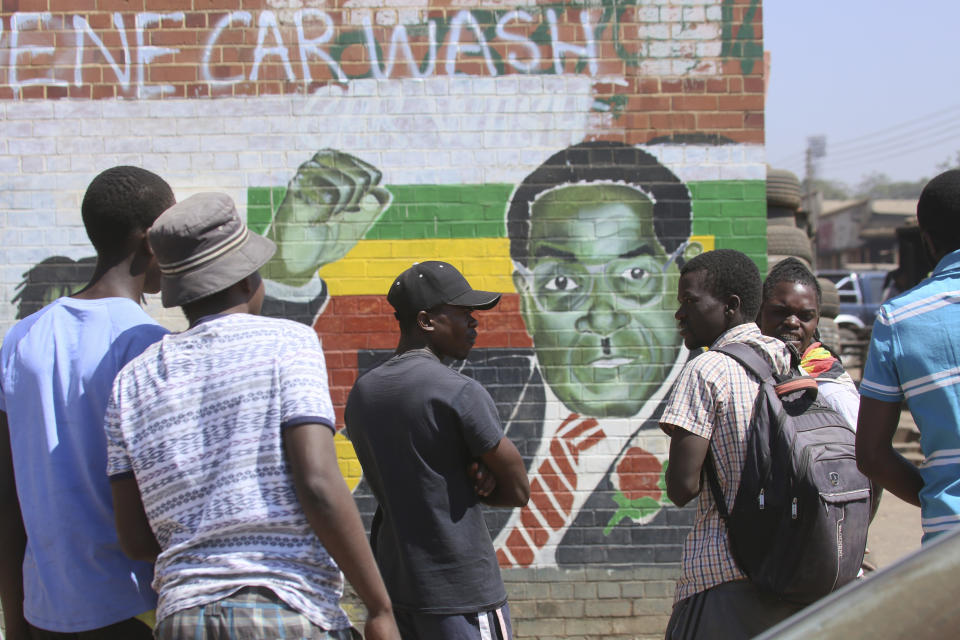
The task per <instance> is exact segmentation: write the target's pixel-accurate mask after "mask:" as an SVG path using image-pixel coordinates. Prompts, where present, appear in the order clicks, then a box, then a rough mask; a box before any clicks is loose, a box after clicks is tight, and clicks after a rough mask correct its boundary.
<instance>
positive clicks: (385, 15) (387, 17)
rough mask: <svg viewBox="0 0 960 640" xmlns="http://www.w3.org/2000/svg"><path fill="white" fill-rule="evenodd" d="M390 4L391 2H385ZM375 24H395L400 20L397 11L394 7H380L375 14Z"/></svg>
mask: <svg viewBox="0 0 960 640" xmlns="http://www.w3.org/2000/svg"><path fill="white" fill-rule="evenodd" d="M385 4H387V5H389V4H390V2H385ZM374 21H375V24H378V25H380V26H390V25H395V24H397V22H398V17H397V12H396V11H395V10H394V9H380V10H379V11H377V12H376V13H375V14H374Z"/></svg>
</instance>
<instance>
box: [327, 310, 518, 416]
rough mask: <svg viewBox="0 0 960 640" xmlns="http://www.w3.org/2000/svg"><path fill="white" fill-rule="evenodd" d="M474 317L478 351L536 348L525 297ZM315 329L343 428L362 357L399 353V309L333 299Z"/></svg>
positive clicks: (334, 402) (331, 392) (335, 406)
mask: <svg viewBox="0 0 960 640" xmlns="http://www.w3.org/2000/svg"><path fill="white" fill-rule="evenodd" d="M474 317H476V318H477V320H478V321H479V323H480V326H479V327H478V329H477V330H478V332H479V335H478V336H477V343H476V348H478V349H484V348H504V347H514V348H530V347H532V346H533V342H532V341H531V340H530V336H529V334H527V330H526V328H525V326H524V324H523V317H522V316H521V315H520V296H519V295H517V294H515V293H509V294H504V296H503V298H502V299H501V301H500V304H498V305H497V306H496V308H494V309H491V310H490V311H479V312H477V313H476V315H475V316H474ZM314 328H315V329H316V331H317V334H318V335H319V336H320V339H321V340H322V341H323V351H324V354H325V355H326V359H327V373H328V375H329V384H330V396H331V398H332V399H333V406H334V409H335V410H336V413H337V428H338V429H341V428H343V408H344V405H345V404H346V402H347V395H348V394H349V393H350V389H351V388H352V387H353V383H354V382H356V380H357V373H358V372H357V352H358V351H361V350H366V349H371V350H377V349H387V350H389V349H394V348H396V346H397V341H398V340H399V339H400V330H399V328H398V327H397V320H396V318H394V317H393V307H391V306H390V304H389V303H388V302H387V299H386V297H385V296H379V295H367V296H334V297H332V298H331V299H330V300H329V301H328V302H327V306H326V308H325V309H324V311H323V313H322V314H320V317H319V318H318V319H317V322H316V324H315V325H314Z"/></svg>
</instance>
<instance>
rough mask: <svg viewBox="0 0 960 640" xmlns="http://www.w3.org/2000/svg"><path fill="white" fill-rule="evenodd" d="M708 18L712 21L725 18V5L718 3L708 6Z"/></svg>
mask: <svg viewBox="0 0 960 640" xmlns="http://www.w3.org/2000/svg"><path fill="white" fill-rule="evenodd" d="M706 14H707V20H709V21H710V22H720V21H721V20H723V7H721V6H720V5H718V4H714V5H711V6H709V7H707V10H706Z"/></svg>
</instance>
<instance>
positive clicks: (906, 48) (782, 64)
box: [763, 0, 960, 186]
mask: <svg viewBox="0 0 960 640" xmlns="http://www.w3.org/2000/svg"><path fill="white" fill-rule="evenodd" d="M763 39H764V49H765V50H766V51H767V52H768V55H769V56H770V76H769V81H768V85H767V100H766V113H765V124H766V143H767V162H768V163H769V164H770V165H771V166H773V167H776V168H780V169H789V170H791V171H793V172H795V173H796V174H797V176H798V177H799V178H800V179H801V180H802V179H803V177H804V174H805V171H804V165H805V159H804V158H805V151H806V148H807V139H808V138H809V137H811V136H820V135H822V136H826V156H825V157H823V158H821V159H820V160H818V161H817V164H816V177H818V178H824V179H828V180H837V181H840V182H843V183H846V184H847V185H849V186H856V185H857V184H858V183H859V182H860V181H861V180H862V178H863V177H864V176H867V175H870V174H873V173H884V174H886V175H888V176H889V177H890V178H891V179H893V180H905V181H906V180H909V181H914V180H919V179H921V178H930V177H933V176H934V175H936V174H937V173H939V170H938V169H937V165H938V164H940V163H942V162H944V161H946V160H947V159H951V160H952V159H955V158H956V157H957V152H958V151H960V65H958V64H957V63H958V60H960V2H957V1H956V0H909V1H907V0H764V1H763Z"/></svg>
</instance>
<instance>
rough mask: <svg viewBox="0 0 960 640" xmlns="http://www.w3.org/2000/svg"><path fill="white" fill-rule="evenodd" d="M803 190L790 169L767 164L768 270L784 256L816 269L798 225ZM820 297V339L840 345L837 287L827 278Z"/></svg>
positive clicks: (820, 281) (811, 248) (804, 233)
mask: <svg viewBox="0 0 960 640" xmlns="http://www.w3.org/2000/svg"><path fill="white" fill-rule="evenodd" d="M802 201H803V191H802V189H801V188H800V180H798V179H797V176H796V175H795V174H793V173H792V172H790V171H786V170H784V169H774V168H773V167H767V271H768V272H769V270H770V269H771V268H773V266H774V265H775V264H777V263H778V262H780V261H781V260H783V259H785V258H790V257H793V258H797V259H798V260H800V261H801V262H803V263H804V264H805V265H807V267H808V268H809V269H810V270H811V271H814V272H815V265H814V252H813V246H812V245H811V243H810V236H809V235H808V234H807V229H806V225H805V227H804V228H802V229H801V228H799V227H798V226H797V220H798V218H799V216H798V212H799V211H800V203H801V202H802ZM818 282H819V283H820V290H821V299H820V324H819V325H818V329H819V330H820V339H821V341H822V342H824V343H825V344H827V345H830V346H831V347H835V348H836V345H839V341H840V335H839V332H838V331H837V323H836V322H834V318H836V317H837V313H838V312H839V309H838V307H839V304H840V301H839V298H838V296H837V288H836V286H835V285H834V284H833V282H831V281H829V280H827V279H826V278H818Z"/></svg>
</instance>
